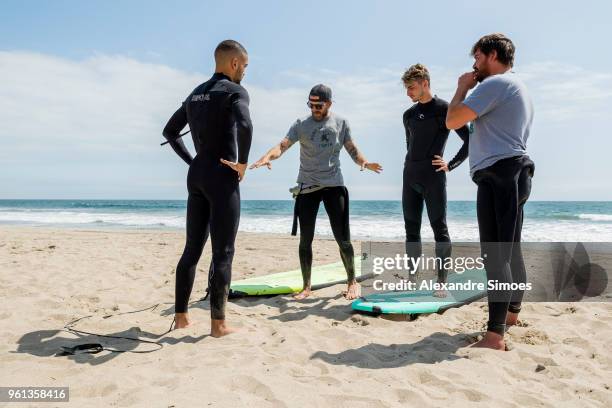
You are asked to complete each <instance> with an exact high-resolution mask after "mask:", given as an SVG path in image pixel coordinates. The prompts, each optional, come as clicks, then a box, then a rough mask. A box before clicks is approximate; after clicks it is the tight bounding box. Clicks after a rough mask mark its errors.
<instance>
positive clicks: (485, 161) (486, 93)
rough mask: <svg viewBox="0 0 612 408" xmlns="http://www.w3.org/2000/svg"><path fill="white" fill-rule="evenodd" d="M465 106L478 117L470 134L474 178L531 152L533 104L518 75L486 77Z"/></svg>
mask: <svg viewBox="0 0 612 408" xmlns="http://www.w3.org/2000/svg"><path fill="white" fill-rule="evenodd" d="M463 103H464V104H465V105H466V106H467V107H468V108H470V109H472V110H473V111H474V112H476V114H477V115H478V117H477V118H476V119H475V120H474V133H473V134H471V135H470V145H469V146H470V147H469V157H470V175H472V176H473V175H474V173H475V172H476V171H477V170H480V169H484V168H486V167H489V166H491V165H493V164H494V163H495V162H497V161H499V160H502V159H506V158H508V157H514V156H522V155H524V154H526V153H527V139H528V138H529V131H530V129H531V123H532V122H533V104H532V103H531V98H530V97H529V93H528V92H527V87H526V86H525V84H524V83H523V82H522V81H521V80H520V79H519V78H518V77H517V76H516V74H514V73H513V72H510V71H508V72H506V73H504V74H498V75H492V76H490V77H488V78H486V79H485V80H484V81H482V83H481V84H480V85H478V86H477V87H476V89H474V91H473V92H472V93H471V94H470V95H469V96H468V97H467V98H466V99H465V101H463Z"/></svg>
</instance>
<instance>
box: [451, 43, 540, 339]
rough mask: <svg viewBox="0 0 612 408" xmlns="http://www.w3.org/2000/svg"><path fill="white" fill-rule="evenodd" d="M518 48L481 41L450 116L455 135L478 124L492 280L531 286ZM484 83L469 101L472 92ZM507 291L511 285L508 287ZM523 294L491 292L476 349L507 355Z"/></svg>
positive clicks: (527, 116)
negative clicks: (524, 242) (524, 234)
mask: <svg viewBox="0 0 612 408" xmlns="http://www.w3.org/2000/svg"><path fill="white" fill-rule="evenodd" d="M514 51H515V48H514V44H513V43H512V41H511V40H510V39H509V38H508V37H506V36H505V35H503V34H490V35H485V36H484V37H482V38H481V39H480V40H478V42H476V44H474V46H473V47H472V55H473V56H474V60H475V61H474V66H473V69H474V71H472V72H468V73H466V74H463V75H462V76H461V77H460V78H459V81H458V85H457V92H456V93H455V97H454V98H453V100H452V101H451V103H450V105H449V107H448V112H447V115H446V126H447V127H448V128H449V129H457V128H459V127H461V126H463V125H465V124H466V123H467V122H469V121H473V124H474V133H473V134H472V135H470V144H469V146H470V147H469V157H470V175H471V176H472V180H474V182H475V183H476V184H477V185H478V195H477V198H476V212H477V216H478V229H479V232H480V243H481V244H480V246H481V251H482V256H483V257H484V258H485V268H486V272H487V279H488V280H489V282H493V281H497V282H498V283H499V284H501V285H504V284H512V283H515V284H521V283H525V282H526V279H527V277H526V273H525V263H524V261H523V255H522V253H521V246H520V241H521V230H522V228H523V206H524V205H525V203H526V202H527V199H528V198H529V194H530V192H531V178H532V177H533V173H534V168H535V166H534V164H533V162H532V161H531V159H530V158H529V156H527V139H528V138H529V133H530V129H531V123H532V121H533V106H532V103H531V98H530V97H529V93H528V92H527V87H526V86H525V84H524V83H523V82H522V81H521V80H520V79H519V78H518V77H517V75H516V74H515V73H514V72H512V71H511V69H512V66H513V64H514ZM477 82H480V85H478V87H476V89H474V91H473V92H472V93H471V94H470V95H469V96H467V98H466V95H467V93H468V91H469V90H470V89H472V88H474V87H475V86H476V83H477ZM508 287H509V285H508ZM523 293H524V291H522V290H520V289H519V290H514V291H511V290H499V289H495V290H489V291H488V302H489V321H488V323H487V332H486V334H485V336H484V338H483V339H482V340H480V341H479V342H478V343H476V344H475V345H474V346H475V347H486V348H492V349H496V350H504V349H505V343H504V333H505V331H506V327H507V326H512V325H515V324H517V322H518V314H519V312H520V311H521V301H522V299H523Z"/></svg>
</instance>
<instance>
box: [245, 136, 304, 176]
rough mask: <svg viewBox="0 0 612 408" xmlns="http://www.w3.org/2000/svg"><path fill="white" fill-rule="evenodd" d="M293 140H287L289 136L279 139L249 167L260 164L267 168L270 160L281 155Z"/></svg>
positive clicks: (270, 166) (255, 166) (256, 166)
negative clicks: (278, 141)
mask: <svg viewBox="0 0 612 408" xmlns="http://www.w3.org/2000/svg"><path fill="white" fill-rule="evenodd" d="M293 143H294V142H292V141H291V140H289V138H287V137H285V138H283V140H281V141H280V143H279V144H277V145H276V146H274V147H273V148H271V149H270V150H268V152H267V153H266V154H264V155H263V156H261V159H259V160H257V161H256V162H255V163H253V164H252V165H251V167H249V168H250V169H257V168H259V167H261V166H266V167H268V169H271V168H272V163H270V162H271V161H272V160H276V159H278V158H279V157H281V156H282V155H283V153H285V152H286V151H287V150H289V148H290V147H291V146H292V145H293Z"/></svg>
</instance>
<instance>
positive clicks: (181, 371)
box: [0, 226, 612, 407]
mask: <svg viewBox="0 0 612 408" xmlns="http://www.w3.org/2000/svg"><path fill="white" fill-rule="evenodd" d="M356 244H357V243H356ZM183 245H184V234H183V232H181V231H176V232H175V231H168V230H113V229H108V230H84V229H82V230H76V229H46V228H34V227H9V226H3V227H1V228H0V291H1V293H0V296H1V297H2V299H3V302H2V309H1V310H0V322H1V325H2V327H3V330H2V331H1V334H0V336H1V338H0V347H1V349H0V366H1V367H2V369H1V370H0V385H2V386H55V387H59V386H68V387H70V402H69V403H57V405H55V404H53V403H45V405H44V406H62V407H63V406H75V407H83V406H88V407H91V406H101V407H103V406H104V407H105V406H117V407H123V406H143V407H192V406H252V407H267V406H275V407H276V406H280V407H282V406H307V405H311V406H334V407H370V406H373V407H387V406H389V407H393V406H418V407H430V406H431V407H439V406H448V405H449V404H452V405H453V406H460V407H462V406H474V405H476V406H500V407H524V406H538V407H553V406H554V407H570V406H571V407H574V406H580V407H606V406H611V405H612V391H611V390H610V387H611V386H612V358H611V357H610V352H609V351H610V346H609V339H610V337H611V336H612V305H611V304H609V303H539V304H535V303H534V304H526V305H525V306H524V309H523V310H524V311H523V312H522V314H521V316H522V318H523V324H522V325H521V326H520V327H512V328H511V329H510V330H509V332H508V335H507V339H508V342H509V344H510V345H511V350H510V351H508V352H495V351H488V350H476V349H467V348H466V346H467V345H469V344H470V343H471V342H473V341H474V339H475V338H476V336H477V335H478V334H480V333H481V330H482V329H483V327H484V325H485V321H486V303H474V304H471V305H468V306H464V307H461V308H458V309H453V310H449V311H447V312H446V313H445V314H444V315H427V316H422V317H420V318H419V319H417V320H415V321H392V320H389V319H384V318H376V317H370V316H363V315H358V314H353V313H351V309H350V307H349V304H348V301H346V300H345V299H343V297H342V295H341V292H342V290H344V289H345V287H344V285H337V286H333V287H330V288H327V289H324V290H320V291H317V292H316V293H315V296H314V297H312V298H310V299H308V300H306V301H302V302H298V301H295V300H293V299H292V298H291V297H290V296H277V297H269V298H260V299H240V300H236V301H232V302H231V303H230V305H229V306H228V310H229V315H228V319H229V321H230V322H231V323H232V324H233V325H234V326H236V327H237V328H239V329H240V331H239V333H237V334H234V335H231V336H229V337H226V338H223V339H214V338H211V337H209V336H208V332H209V323H210V316H209V310H208V302H195V303H193V304H192V305H191V309H190V310H191V314H192V318H193V320H194V321H195V324H194V325H193V326H192V327H190V328H187V329H183V330H178V331H173V332H170V333H168V334H165V335H162V336H160V335H161V334H162V333H164V332H165V331H166V330H168V328H169V326H170V324H171V322H172V315H173V302H174V268H175V266H176V262H177V260H178V258H179V256H180V253H181V251H182V248H183ZM297 245H298V240H297V239H296V238H294V237H289V236H282V235H263V234H253V233H242V232H241V233H239V235H238V241H237V252H236V256H235V260H234V275H233V276H234V279H239V278H243V277H249V276H257V275H264V274H268V273H272V272H280V271H285V270H289V269H295V268H298V267H299V262H298V258H297ZM314 253H315V264H325V263H330V262H337V261H338V260H339V255H338V251H337V246H336V244H335V242H334V241H333V240H329V239H317V240H316V241H315V244H314ZM209 261H210V246H207V248H206V251H205V254H204V256H203V259H202V260H201V262H200V264H199V274H198V276H197V277H196V283H195V288H194V292H193V294H192V297H191V300H192V301H196V300H198V299H199V298H200V297H202V296H203V294H204V291H205V288H206V277H207V269H208V264H209ZM155 304H159V306H157V307H156V308H151V309H149V310H145V311H142V312H138V313H132V314H123V315H116V316H112V317H109V318H104V316H105V315H108V314H117V313H122V312H128V311H132V310H139V309H144V308H147V307H150V306H153V305H155ZM88 315H92V316H93V317H91V318H88V319H85V320H83V321H81V322H79V323H78V324H77V325H76V326H75V327H76V328H78V329H79V330H83V331H91V332H96V333H105V334H112V335H125V336H140V337H141V338H143V339H148V340H155V341H158V342H160V343H161V344H163V348H161V349H159V350H158V351H154V352H151V353H109V352H106V351H103V352H101V353H99V354H93V355H86V354H85V355H83V354H82V355H78V356H61V357H59V356H56V353H57V352H58V350H59V347H60V346H62V345H71V344H76V343H82V342H101V343H103V344H104V345H105V346H107V347H110V348H113V347H116V348H119V349H131V350H132V351H149V350H155V349H157V348H158V347H157V346H155V345H152V344H135V343H134V342H130V341H124V340H123V341H122V340H113V339H102V338H98V337H95V336H83V338H81V339H78V338H77V337H76V336H75V335H73V334H71V333H68V332H66V331H62V330H61V329H62V327H63V326H64V325H65V324H66V323H67V322H69V321H71V320H74V319H76V318H79V317H83V316H88ZM606 345H607V346H606ZM606 350H607V351H606ZM13 405H15V404H9V403H4V404H3V403H0V406H13ZM19 406H40V404H39V405H35V404H32V405H29V404H28V403H22V404H20V405H19Z"/></svg>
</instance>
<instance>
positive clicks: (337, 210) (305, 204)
mask: <svg viewBox="0 0 612 408" xmlns="http://www.w3.org/2000/svg"><path fill="white" fill-rule="evenodd" d="M331 104H332V101H331V89H330V88H329V87H327V86H325V85H322V84H319V85H316V86H314V87H313V88H312V90H311V91H310V95H309V97H308V107H309V108H310V111H311V115H310V116H308V117H306V118H303V119H298V120H296V121H295V123H294V124H293V125H292V126H291V128H290V129H289V132H288V133H287V136H286V137H285V138H284V139H283V140H282V141H281V142H280V143H279V144H278V145H276V146H274V147H273V148H272V149H270V150H269V151H268V152H267V153H266V154H265V155H263V156H262V158H261V159H259V160H258V161H257V162H256V163H254V164H253V165H252V166H251V167H250V168H251V169H254V168H258V167H262V166H267V167H268V168H269V169H271V168H272V164H271V163H270V162H271V161H272V160H276V159H278V158H279V157H280V156H281V155H282V154H283V153H284V152H286V151H287V149H289V147H291V146H292V145H293V144H294V143H296V142H299V143H300V171H299V173H298V178H297V182H298V187H297V188H296V189H295V194H296V195H297V197H296V202H295V211H294V226H293V232H292V235H295V234H296V230H297V220H299V224H300V247H299V257H300V267H301V270H302V278H303V283H304V286H303V288H302V291H301V292H300V293H298V294H297V295H296V298H297V299H304V298H306V297H308V296H309V295H310V293H311V269H312V241H313V239H314V232H315V222H316V219H317V212H318V210H319V205H320V203H321V201H323V204H324V206H325V211H327V215H328V216H329V221H330V223H331V227H332V232H333V234H334V238H335V239H336V242H337V243H338V246H339V247H340V257H341V258H342V262H343V264H344V268H345V269H346V274H347V278H348V279H347V281H348V288H347V291H346V294H345V297H346V298H347V299H356V298H357V297H359V296H360V288H359V284H358V283H357V281H356V280H355V260H354V257H355V254H354V250H353V246H352V244H351V236H350V228H349V198H348V190H347V189H346V187H345V186H344V179H343V178H342V172H341V171H340V150H341V149H342V147H344V148H345V149H346V151H347V152H348V153H349V155H350V156H351V158H352V159H353V161H354V162H355V163H357V164H358V165H359V166H361V170H363V169H368V170H372V171H374V172H376V173H380V172H381V171H382V167H381V166H380V165H379V164H378V163H369V162H368V161H367V160H366V158H365V157H364V156H363V154H361V152H360V151H359V149H357V146H356V145H355V143H354V142H353V139H352V137H351V128H350V127H349V124H348V122H347V121H346V119H344V118H342V117H340V116H338V115H336V114H334V113H332V112H331V111H330V107H331Z"/></svg>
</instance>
